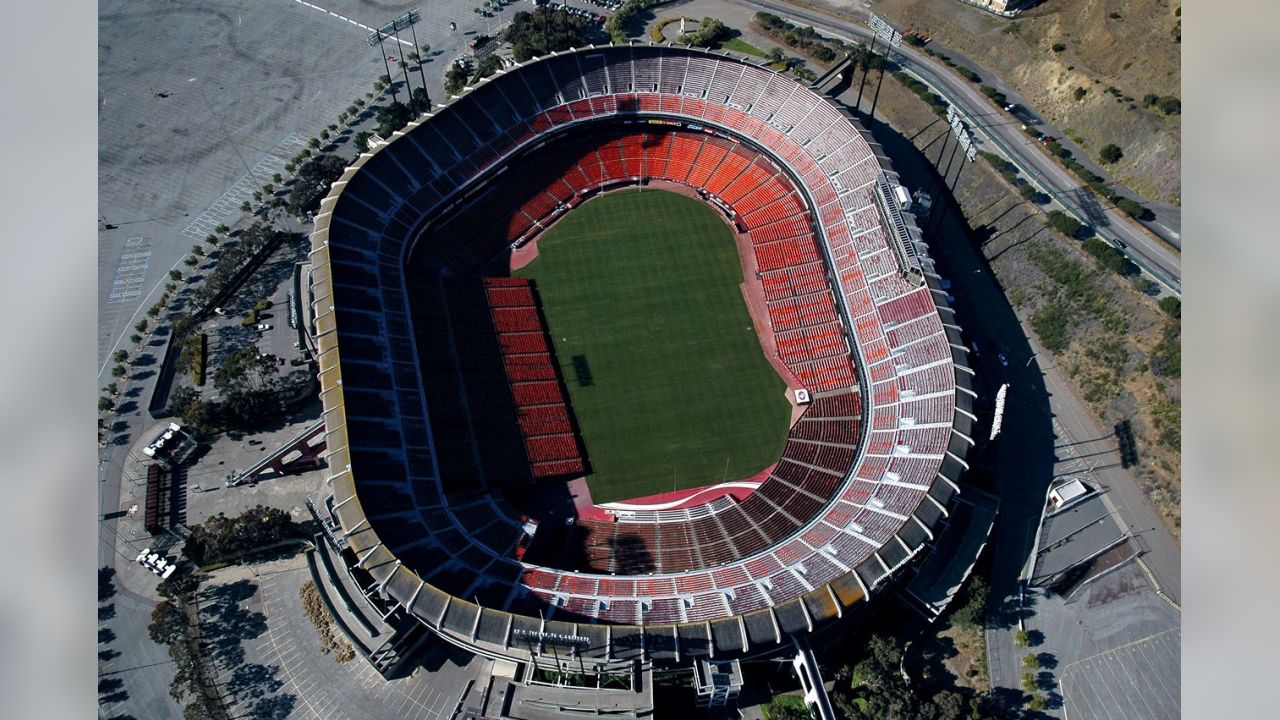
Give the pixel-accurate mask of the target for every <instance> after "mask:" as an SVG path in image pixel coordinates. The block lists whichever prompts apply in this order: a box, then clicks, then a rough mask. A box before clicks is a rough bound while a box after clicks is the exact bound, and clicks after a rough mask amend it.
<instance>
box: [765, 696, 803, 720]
mask: <svg viewBox="0 0 1280 720" xmlns="http://www.w3.org/2000/svg"><path fill="white" fill-rule="evenodd" d="M767 707H768V712H769V715H768V717H769V720H809V709H808V708H807V707H805V704H804V700H803V699H802V698H799V697H796V696H795V695H775V696H774V698H773V699H772V700H770V701H769V705H768V706H767Z"/></svg>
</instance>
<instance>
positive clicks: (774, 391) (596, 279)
mask: <svg viewBox="0 0 1280 720" xmlns="http://www.w3.org/2000/svg"><path fill="white" fill-rule="evenodd" d="M516 275H519V276H521V277H529V278H532V279H533V280H534V282H535V285H536V286H537V288H538V292H539V293H540V295H541V298H542V303H543V311H544V312H545V314H546V317H547V323H548V325H549V326H550V332H551V337H552V341H553V342H554V343H555V351H556V358H557V360H558V361H559V363H560V365H561V370H562V372H563V374H564V377H565V381H566V384H567V385H568V389H569V398H570V402H571V403H572V406H573V412H574V414H575V415H576V416H577V419H578V423H579V425H580V427H581V430H582V435H583V440H584V441H585V443H586V448H587V455H588V458H589V460H590V462H591V465H592V469H593V470H594V472H593V474H592V475H591V476H590V477H589V478H588V484H589V485H590V486H591V495H592V498H593V499H594V500H595V502H613V501H618V500H627V499H630V498H635V497H641V496H645V495H653V494H657V493H662V492H669V491H671V490H673V489H680V488H689V487H697V486H699V485H706V484H711V483H717V482H721V481H723V480H725V479H726V478H727V479H729V480H734V479H739V478H743V477H748V476H750V475H753V474H755V473H757V472H759V471H760V470H762V469H764V468H765V467H767V466H768V465H769V464H770V463H772V462H773V461H775V460H776V459H777V458H778V456H779V455H780V454H781V452H782V445H783V443H784V441H785V440H786V434H787V426H788V422H789V419H790V405H789V404H788V402H787V400H786V397H785V396H784V393H785V391H786V385H785V384H784V383H783V382H782V379H781V378H779V377H778V375H777V373H776V372H775V371H774V370H773V368H772V367H771V366H770V365H769V363H768V361H767V360H766V359H765V357H764V352H763V351H762V350H761V348H760V341H759V339H758V338H757V337H756V334H755V331H754V330H753V329H752V327H751V318H750V315H748V313H747V306H746V302H745V301H744V300H743V297H742V291H741V289H740V287H739V286H740V285H741V283H742V268H741V265H740V264H739V261H738V253H737V248H736V247H735V244H734V240H733V235H732V234H731V232H730V231H729V228H728V227H727V226H726V225H725V223H724V222H723V221H722V220H721V219H720V218H719V217H718V216H717V215H716V213H715V211H714V210H712V209H711V208H709V207H707V206H706V205H704V204H702V203H701V202H699V201H697V200H694V199H692V198H689V197H685V196H682V195H677V194H675V193H670V192H665V191H661V190H626V191H622V192H616V193H610V194H608V195H603V196H600V197H597V198H595V199H593V200H591V201H589V202H587V203H586V204H584V205H583V206H582V207H580V208H578V209H576V210H574V211H573V212H572V213H570V214H569V215H568V216H566V217H565V218H564V219H563V220H561V221H560V222H559V223H558V224H557V225H556V226H555V227H553V228H552V229H551V230H549V231H548V232H546V233H545V234H544V235H542V237H541V238H540V239H539V240H538V258H537V259H536V260H534V261H533V262H532V263H530V264H529V265H528V266H526V267H525V268H523V269H522V270H520V271H519V272H517V273H516Z"/></svg>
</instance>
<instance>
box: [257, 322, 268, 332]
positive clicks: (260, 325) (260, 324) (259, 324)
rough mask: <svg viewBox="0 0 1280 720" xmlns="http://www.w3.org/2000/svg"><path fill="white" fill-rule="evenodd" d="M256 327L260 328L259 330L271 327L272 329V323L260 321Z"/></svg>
mask: <svg viewBox="0 0 1280 720" xmlns="http://www.w3.org/2000/svg"><path fill="white" fill-rule="evenodd" d="M255 327H257V329H259V330H263V331H266V330H270V329H271V324H270V323H258V324H257V325H256V326H255Z"/></svg>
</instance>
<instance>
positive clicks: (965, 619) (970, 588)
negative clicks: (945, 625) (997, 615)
mask: <svg viewBox="0 0 1280 720" xmlns="http://www.w3.org/2000/svg"><path fill="white" fill-rule="evenodd" d="M962 592H963V596H962V598H957V601H961V600H963V604H962V605H961V606H960V607H959V609H957V610H956V611H955V612H954V613H952V615H951V622H952V623H953V624H955V625H958V626H961V627H981V626H982V625H983V624H984V623H985V621H986V617H987V598H988V596H989V595H990V594H991V588H990V586H989V585H987V581H986V578H984V577H982V576H981V575H971V576H970V577H969V582H968V583H966V585H965V588H964V590H963V591H962Z"/></svg>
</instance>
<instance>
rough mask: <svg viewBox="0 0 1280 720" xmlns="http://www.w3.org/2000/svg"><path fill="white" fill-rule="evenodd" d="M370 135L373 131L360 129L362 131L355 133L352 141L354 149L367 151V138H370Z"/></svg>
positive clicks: (371, 135)
mask: <svg viewBox="0 0 1280 720" xmlns="http://www.w3.org/2000/svg"><path fill="white" fill-rule="evenodd" d="M372 137H373V133H371V132H364V131H362V132H358V133H356V137H355V141H354V142H355V145H356V149H357V150H359V151H360V152H367V151H368V150H369V138H372Z"/></svg>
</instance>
